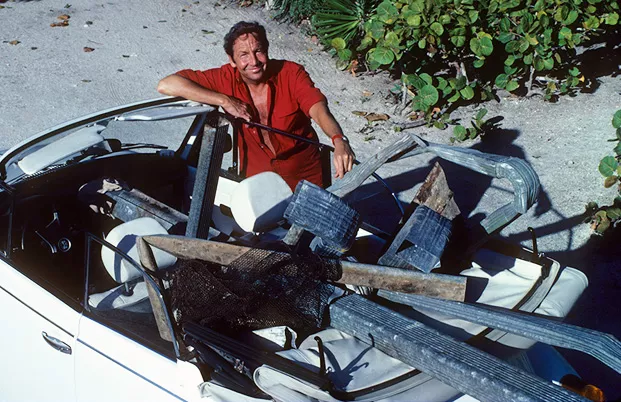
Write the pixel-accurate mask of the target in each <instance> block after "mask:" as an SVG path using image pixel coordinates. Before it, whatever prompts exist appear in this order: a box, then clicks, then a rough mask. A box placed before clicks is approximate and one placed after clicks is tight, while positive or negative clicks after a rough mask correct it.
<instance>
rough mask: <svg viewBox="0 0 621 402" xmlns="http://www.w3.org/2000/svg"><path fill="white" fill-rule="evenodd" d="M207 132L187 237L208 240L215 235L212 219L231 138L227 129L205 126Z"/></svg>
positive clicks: (200, 158)
mask: <svg viewBox="0 0 621 402" xmlns="http://www.w3.org/2000/svg"><path fill="white" fill-rule="evenodd" d="M213 124H214V125H217V124H218V123H217V122H214V123H213ZM205 128H206V130H205V133H204V134H203V138H202V142H201V151H200V154H199V158H198V165H197V167H196V177H195V179H194V189H193V191H192V203H191V204H190V212H189V219H188V225H187V228H186V231H185V235H186V236H189V237H198V238H201V239H208V238H209V237H210V233H211V232H212V231H213V229H211V227H210V225H211V215H212V211H213V207H214V205H213V203H214V199H215V197H216V188H217V187H218V179H219V178H220V169H221V167H222V157H223V149H224V147H225V144H226V137H227V136H228V126H227V125H224V126H219V127H210V126H208V125H206V126H205Z"/></svg>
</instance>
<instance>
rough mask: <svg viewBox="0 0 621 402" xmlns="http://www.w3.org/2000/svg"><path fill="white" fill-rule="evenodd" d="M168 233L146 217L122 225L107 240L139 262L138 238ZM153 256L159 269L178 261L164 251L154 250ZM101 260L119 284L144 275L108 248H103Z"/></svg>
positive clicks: (109, 234) (153, 220)
mask: <svg viewBox="0 0 621 402" xmlns="http://www.w3.org/2000/svg"><path fill="white" fill-rule="evenodd" d="M167 233H168V232H167V231H166V229H164V227H163V226H162V225H160V224H159V223H158V222H157V221H156V220H155V219H153V218H149V217H144V218H138V219H134V220H131V221H129V222H125V223H122V224H120V225H119V226H117V227H115V228H114V229H112V230H111V231H110V233H108V235H107V236H106V239H105V240H106V241H107V242H108V243H110V244H112V245H113V246H115V247H116V248H118V249H119V250H121V251H123V252H124V253H125V254H127V255H128V256H129V257H131V258H132V259H133V260H134V261H139V258H138V250H137V248H136V238H137V237H138V236H145V235H155V234H167ZM153 254H154V257H155V261H156V262H157V266H158V267H159V268H166V267H169V266H171V265H173V264H174V263H175V262H176V261H177V258H176V257H174V256H172V255H171V254H169V253H167V252H165V251H162V250H158V249H154V250H153ZM101 259H102V261H103V264H104V266H105V267H106V270H107V271H108V274H110V276H111V277H112V279H114V280H115V281H116V282H118V283H125V282H128V281H130V280H132V279H136V278H138V277H141V276H142V273H141V272H140V271H139V270H138V269H136V268H135V267H134V266H133V265H132V264H131V263H130V262H129V261H126V260H125V259H123V258H121V256H120V255H119V254H118V253H115V252H114V251H113V250H111V249H109V248H108V247H102V249H101Z"/></svg>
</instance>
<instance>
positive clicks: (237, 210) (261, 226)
mask: <svg viewBox="0 0 621 402" xmlns="http://www.w3.org/2000/svg"><path fill="white" fill-rule="evenodd" d="M292 195H293V192H292V191H291V188H289V185H288V184H287V183H286V182H285V180H284V179H283V178H282V177H280V176H279V175H278V174H276V173H274V172H263V173H259V174H257V175H254V176H251V177H249V178H247V179H244V180H243V181H242V182H241V183H239V184H238V185H237V187H235V190H234V191H233V193H232V194H231V212H232V213H233V218H235V221H236V222H237V224H238V225H239V227H241V228H242V229H244V230H245V231H246V232H265V231H268V230H271V229H273V228H274V227H275V226H276V225H277V224H278V223H279V222H280V221H282V219H283V214H284V212H285V210H286V209H287V205H289V200H290V199H291V196H292Z"/></svg>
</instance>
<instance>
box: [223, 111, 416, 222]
mask: <svg viewBox="0 0 621 402" xmlns="http://www.w3.org/2000/svg"><path fill="white" fill-rule="evenodd" d="M220 114H221V115H222V116H223V117H224V118H226V119H227V120H229V121H231V122H234V123H240V124H245V125H247V126H250V127H257V128H262V129H264V130H268V131H271V132H274V133H276V134H280V135H284V136H285V137H289V138H293V139H295V140H298V141H302V142H305V143H307V144H312V145H314V146H316V147H318V148H319V150H322V149H324V148H327V149H329V150H330V151H332V152H334V147H331V146H330V145H326V144H322V143H321V142H319V141H313V140H309V139H308V138H304V137H300V136H299V135H295V134H291V133H289V132H287V131H284V130H280V129H277V128H274V127H270V126H266V125H265V124H261V123H256V122H254V121H248V120H244V119H242V118H240V117H235V116H233V115H230V114H227V113H220ZM354 163H355V164H356V165H359V164H360V161H358V160H357V159H354ZM372 176H373V177H374V178H375V180H377V181H379V182H380V183H381V184H382V185H383V186H384V187H386V189H387V190H388V192H390V195H391V196H392V198H393V199H394V200H395V203H396V204H397V208H399V212H400V213H401V216H404V215H405V210H404V209H403V205H401V201H399V198H397V195H396V194H395V192H394V191H393V189H392V188H391V187H390V186H389V185H388V183H386V181H385V180H384V179H383V178H382V177H381V176H380V175H378V174H377V173H375V172H373V174H372Z"/></svg>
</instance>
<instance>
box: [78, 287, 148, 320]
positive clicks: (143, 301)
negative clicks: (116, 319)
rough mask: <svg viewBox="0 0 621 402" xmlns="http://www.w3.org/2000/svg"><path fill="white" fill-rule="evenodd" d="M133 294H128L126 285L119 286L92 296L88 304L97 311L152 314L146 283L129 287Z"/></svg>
mask: <svg viewBox="0 0 621 402" xmlns="http://www.w3.org/2000/svg"><path fill="white" fill-rule="evenodd" d="M129 290H130V292H131V294H127V293H126V289H125V285H121V286H118V287H116V288H113V289H110V290H108V291H106V292H101V293H96V294H92V295H90V296H89V297H88V304H89V305H90V306H91V307H92V308H95V309H97V310H100V311H103V310H114V309H123V310H126V311H131V312H136V313H150V312H151V311H153V310H152V309H151V304H150V303H149V302H148V301H147V299H148V298H149V295H148V293H147V285H146V284H145V283H144V281H140V282H134V283H132V284H131V285H130V286H129Z"/></svg>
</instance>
